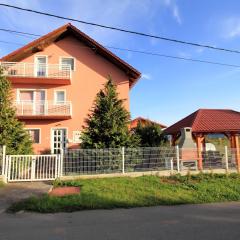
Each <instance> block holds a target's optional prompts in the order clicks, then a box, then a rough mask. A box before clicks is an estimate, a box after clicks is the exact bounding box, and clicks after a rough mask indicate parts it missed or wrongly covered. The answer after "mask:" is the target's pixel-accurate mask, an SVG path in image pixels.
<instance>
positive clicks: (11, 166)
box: [6, 154, 61, 182]
mask: <svg viewBox="0 0 240 240" xmlns="http://www.w3.org/2000/svg"><path fill="white" fill-rule="evenodd" d="M6 162H7V164H6V168H7V181H8V182H14V181H43V180H54V179H56V178H57V177H59V176H60V172H59V169H60V168H59V166H60V162H61V158H60V155H56V154H55V155H8V156H7V159H6Z"/></svg>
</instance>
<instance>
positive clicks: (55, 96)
mask: <svg viewBox="0 0 240 240" xmlns="http://www.w3.org/2000/svg"><path fill="white" fill-rule="evenodd" d="M57 92H64V101H63V103H66V101H67V91H66V89H55V90H54V104H62V103H58V102H57Z"/></svg>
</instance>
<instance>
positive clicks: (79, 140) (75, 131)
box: [72, 130, 82, 144]
mask: <svg viewBox="0 0 240 240" xmlns="http://www.w3.org/2000/svg"><path fill="white" fill-rule="evenodd" d="M76 133H80V135H81V134H82V131H81V130H74V131H73V132H72V142H73V143H75V144H78V143H82V140H81V139H80V138H79V139H78V140H77V141H75V139H74V137H75V134H76Z"/></svg>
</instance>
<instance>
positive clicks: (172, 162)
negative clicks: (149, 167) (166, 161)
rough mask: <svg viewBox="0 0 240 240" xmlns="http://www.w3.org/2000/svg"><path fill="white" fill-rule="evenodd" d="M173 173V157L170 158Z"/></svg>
mask: <svg viewBox="0 0 240 240" xmlns="http://www.w3.org/2000/svg"><path fill="white" fill-rule="evenodd" d="M170 167H171V174H173V159H172V158H171V159H170Z"/></svg>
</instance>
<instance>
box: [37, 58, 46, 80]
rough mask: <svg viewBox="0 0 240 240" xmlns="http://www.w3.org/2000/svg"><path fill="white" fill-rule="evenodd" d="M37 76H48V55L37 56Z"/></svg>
mask: <svg viewBox="0 0 240 240" xmlns="http://www.w3.org/2000/svg"><path fill="white" fill-rule="evenodd" d="M35 62H36V66H35V68H36V70H35V71H36V76H37V77H46V76H47V56H36V60H35Z"/></svg>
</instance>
